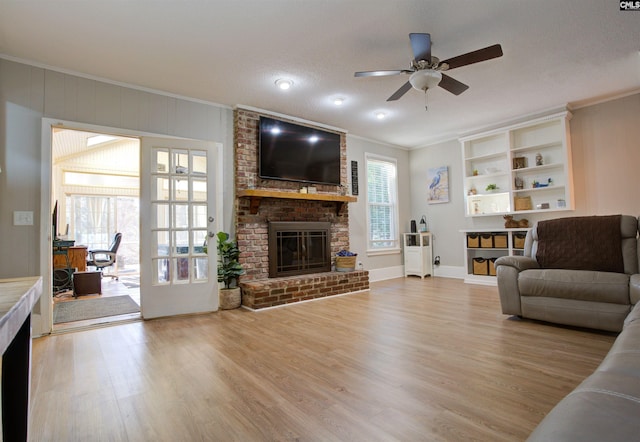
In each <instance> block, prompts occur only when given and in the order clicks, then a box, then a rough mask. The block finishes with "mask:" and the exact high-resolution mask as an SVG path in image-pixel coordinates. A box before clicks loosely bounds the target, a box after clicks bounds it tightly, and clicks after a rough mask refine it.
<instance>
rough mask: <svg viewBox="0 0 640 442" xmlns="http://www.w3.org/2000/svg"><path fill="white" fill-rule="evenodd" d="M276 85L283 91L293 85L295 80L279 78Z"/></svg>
mask: <svg viewBox="0 0 640 442" xmlns="http://www.w3.org/2000/svg"><path fill="white" fill-rule="evenodd" d="M276 86H278V87H279V88H280V89H282V90H283V91H286V90H287V89H289V88H290V87H291V86H293V81H291V80H289V79H286V78H279V79H277V80H276Z"/></svg>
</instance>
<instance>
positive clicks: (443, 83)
mask: <svg viewBox="0 0 640 442" xmlns="http://www.w3.org/2000/svg"><path fill="white" fill-rule="evenodd" d="M438 86H440V87H441V88H442V89H445V90H447V91H449V92H451V93H452V94H454V95H460V94H461V93H463V92H464V91H466V90H467V89H469V86H467V85H466V84H464V83H462V82H460V81H458V80H456V79H454V78H451V77H449V76H448V75H446V74H444V73H442V80H440V83H438Z"/></svg>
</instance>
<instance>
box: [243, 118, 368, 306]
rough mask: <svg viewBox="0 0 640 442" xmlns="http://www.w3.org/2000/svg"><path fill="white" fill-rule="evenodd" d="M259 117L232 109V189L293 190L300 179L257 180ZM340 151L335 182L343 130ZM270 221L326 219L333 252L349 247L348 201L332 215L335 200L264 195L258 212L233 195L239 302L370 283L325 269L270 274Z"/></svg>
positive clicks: (322, 188)
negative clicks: (241, 270)
mask: <svg viewBox="0 0 640 442" xmlns="http://www.w3.org/2000/svg"><path fill="white" fill-rule="evenodd" d="M259 118H260V114H259V113H257V112H254V111H250V110H246V109H242V108H238V109H236V110H235V113H234V137H235V149H234V151H235V159H234V162H235V169H236V173H235V188H236V193H237V192H238V191H240V190H246V189H250V188H255V189H264V190H278V191H289V192H298V191H299V189H300V187H302V186H303V184H301V183H295V182H289V181H280V180H266V179H261V178H259V176H258V125H259ZM295 123H297V122H295ZM297 124H300V123H297ZM340 151H341V162H340V180H341V182H342V183H343V185H344V186H346V184H347V146H346V136H345V134H344V133H341V134H340ZM314 187H316V188H317V192H318V193H320V194H329V195H341V194H342V189H341V188H340V187H339V186H331V185H321V184H317V185H314ZM269 221H324V222H330V223H331V240H330V243H331V253H332V255H334V256H335V254H336V253H337V252H339V251H340V250H342V249H349V209H348V204H344V206H343V208H342V210H341V211H340V213H336V204H335V203H333V202H326V201H307V200H291V199H287V200H283V199H277V198H265V199H263V200H262V202H261V204H260V208H259V211H258V213H255V214H252V213H251V211H250V201H249V199H248V198H236V200H235V227H236V238H237V240H238V247H239V249H240V258H239V261H240V264H241V265H242V266H243V267H244V269H245V271H246V273H245V274H244V275H243V276H242V277H241V278H240V281H239V283H240V286H241V287H242V289H243V305H245V306H247V307H251V308H264V307H269V306H273V305H281V304H285V303H289V302H296V301H301V300H306V299H312V298H317V297H325V296H331V295H336V294H343V293H348V292H350V291H358V290H365V289H367V288H368V287H369V276H368V272H366V271H357V272H348V273H341V272H328V273H319V274H312V275H303V276H292V277H286V278H269V257H268V233H269V232H268V222H269ZM310 278H311V279H310ZM362 278H364V279H365V280H366V282H365V281H363V280H362ZM316 279H317V280H316ZM321 285H322V286H321ZM316 286H317V287H316ZM316 289H317V292H316ZM280 290H282V292H280Z"/></svg>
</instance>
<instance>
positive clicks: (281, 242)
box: [269, 222, 331, 278]
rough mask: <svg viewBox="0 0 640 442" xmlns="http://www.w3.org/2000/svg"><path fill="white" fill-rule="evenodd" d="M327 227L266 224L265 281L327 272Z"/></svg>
mask: <svg viewBox="0 0 640 442" xmlns="http://www.w3.org/2000/svg"><path fill="white" fill-rule="evenodd" d="M330 236H331V223H328V222H270V223H269V277H270V278H277V277H280V276H293V275H304V274H307V273H320V272H329V271H331V238H330Z"/></svg>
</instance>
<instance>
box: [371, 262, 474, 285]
mask: <svg viewBox="0 0 640 442" xmlns="http://www.w3.org/2000/svg"><path fill="white" fill-rule="evenodd" d="M403 276H404V266H395V267H384V268H381V269H371V270H369V282H376V281H384V280H385V279H393V278H402V277H403ZM433 276H439V277H441V278H454V279H464V278H466V277H467V272H466V269H465V268H464V267H457V266H434V267H433Z"/></svg>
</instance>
